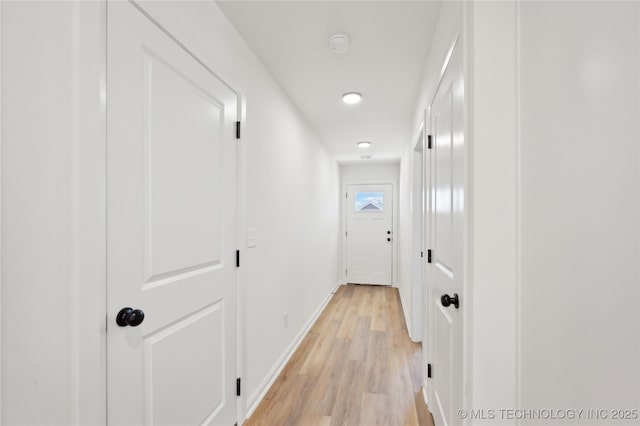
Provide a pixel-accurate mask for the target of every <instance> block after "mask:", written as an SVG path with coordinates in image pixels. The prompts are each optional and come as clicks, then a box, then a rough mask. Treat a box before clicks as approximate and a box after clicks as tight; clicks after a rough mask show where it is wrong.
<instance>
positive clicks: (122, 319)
mask: <svg viewBox="0 0 640 426" xmlns="http://www.w3.org/2000/svg"><path fill="white" fill-rule="evenodd" d="M142 321H144V312H142V311H141V310H140V309H131V308H122V309H120V312H118V316H117V317H116V324H118V325H119V326H120V327H126V326H128V325H130V326H131V327H137V326H139V325H140V324H142Z"/></svg>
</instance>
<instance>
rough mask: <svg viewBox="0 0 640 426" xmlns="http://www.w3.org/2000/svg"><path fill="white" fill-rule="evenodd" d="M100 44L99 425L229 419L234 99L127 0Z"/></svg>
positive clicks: (114, 7) (112, 10) (232, 413)
mask: <svg viewBox="0 0 640 426" xmlns="http://www.w3.org/2000/svg"><path fill="white" fill-rule="evenodd" d="M107 55H108V56H107V63H108V65H107V77H108V89H107V98H108V114H107V115H108V118H107V120H108V122H107V126H108V129H107V131H108V142H107V160H108V166H107V184H108V189H107V196H108V199H107V220H108V235H107V256H108V258H107V286H108V294H107V304H108V306H107V307H108V314H109V317H108V333H107V339H108V354H107V369H108V371H107V376H108V383H107V392H108V419H109V423H110V424H149V425H150V424H166V425H175V424H180V425H191V424H216V425H218V424H226V425H231V424H233V423H234V422H235V421H236V396H235V377H236V371H237V369H236V367H237V366H236V359H237V355H236V341H237V336H236V333H237V331H236V330H237V329H236V285H235V284H236V269H235V251H236V244H235V241H236V231H235V230H236V219H235V218H236V207H235V206H236V192H235V191H236V183H235V176H236V170H235V164H236V141H235V134H234V131H235V121H236V114H237V96H236V94H235V93H234V92H233V91H231V90H230V89H229V88H228V87H227V86H226V85H225V84H224V83H223V82H222V81H221V80H219V79H218V78H217V77H216V76H214V75H213V74H211V72H210V71H208V70H207V69H206V68H205V67H203V66H202V64H200V63H199V62H198V61H197V60H196V59H195V58H194V57H193V56H191V55H190V54H189V53H187V52H186V51H185V50H184V49H183V48H181V47H180V46H179V45H178V44H176V43H175V42H174V41H173V40H172V39H171V38H170V37H169V36H168V35H167V34H166V33H164V32H163V31H162V30H161V29H160V28H159V27H158V26H157V25H156V24H155V23H153V22H152V21H151V20H150V19H149V18H147V17H146V16H145V15H144V14H143V13H142V12H140V11H139V10H138V9H137V8H136V7H135V6H134V5H132V4H131V3H129V2H110V3H109V4H108V51H107ZM123 307H132V308H138V309H142V310H143V311H144V313H145V318H144V321H143V323H142V324H140V325H139V326H137V327H131V326H126V327H120V326H118V325H116V321H115V319H116V315H117V313H118V312H119V310H120V309H121V308H123Z"/></svg>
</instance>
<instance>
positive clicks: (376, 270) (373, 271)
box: [347, 184, 393, 285]
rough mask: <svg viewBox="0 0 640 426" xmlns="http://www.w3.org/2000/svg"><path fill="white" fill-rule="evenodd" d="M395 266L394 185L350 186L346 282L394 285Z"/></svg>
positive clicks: (348, 192)
mask: <svg viewBox="0 0 640 426" xmlns="http://www.w3.org/2000/svg"><path fill="white" fill-rule="evenodd" d="M392 263H393V189H392V185H391V184H383V185H347V282H348V283H352V284H378V285H391V284H392V283H391V281H392V279H391V267H392Z"/></svg>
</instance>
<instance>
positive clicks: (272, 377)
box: [245, 283, 342, 420]
mask: <svg viewBox="0 0 640 426" xmlns="http://www.w3.org/2000/svg"><path fill="white" fill-rule="evenodd" d="M341 285H342V283H338V284H337V285H336V286H335V287H334V289H333V290H331V293H329V294H328V295H327V297H326V298H325V299H324V300H323V301H322V303H321V304H320V306H319V307H318V309H316V311H315V312H314V313H313V315H312V316H311V318H310V319H309V321H307V324H305V326H304V327H303V328H302V330H300V332H299V333H298V334H297V335H296V337H295V339H293V341H292V342H291V344H290V345H289V347H288V348H287V349H286V350H285V351H284V353H283V354H282V356H281V357H280V359H278V361H276V363H275V365H274V366H273V367H272V368H271V370H270V371H269V373H267V375H266V377H265V378H264V380H262V383H260V385H258V388H257V389H256V391H255V392H254V393H253V394H251V396H249V398H248V400H247V406H248V407H249V409H248V410H247V413H246V414H245V420H247V419H248V418H249V417H251V415H252V414H253V412H254V411H255V410H256V408H258V405H259V404H260V402H262V399H263V398H264V397H265V395H266V394H267V392H268V391H269V389H270V388H271V386H272V385H273V383H274V382H275V381H276V379H277V378H278V376H279V375H280V373H281V372H282V370H283V369H284V367H285V366H286V365H287V362H289V359H291V356H292V355H293V354H294V353H295V352H296V349H298V346H300V343H302V340H303V339H304V337H305V336H306V335H307V333H308V332H309V330H310V329H311V327H312V326H313V324H315V322H316V321H317V319H318V317H319V316H320V314H321V313H322V311H324V308H326V307H327V305H328V304H329V301H330V300H331V298H332V297H333V295H334V294H335V293H336V291H337V290H338V287H340V286H341Z"/></svg>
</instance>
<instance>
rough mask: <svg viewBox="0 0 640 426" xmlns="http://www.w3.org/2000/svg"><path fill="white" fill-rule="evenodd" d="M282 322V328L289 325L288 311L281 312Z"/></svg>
mask: <svg viewBox="0 0 640 426" xmlns="http://www.w3.org/2000/svg"><path fill="white" fill-rule="evenodd" d="M282 323H283V324H284V328H287V327H289V312H285V313H283V314H282Z"/></svg>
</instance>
